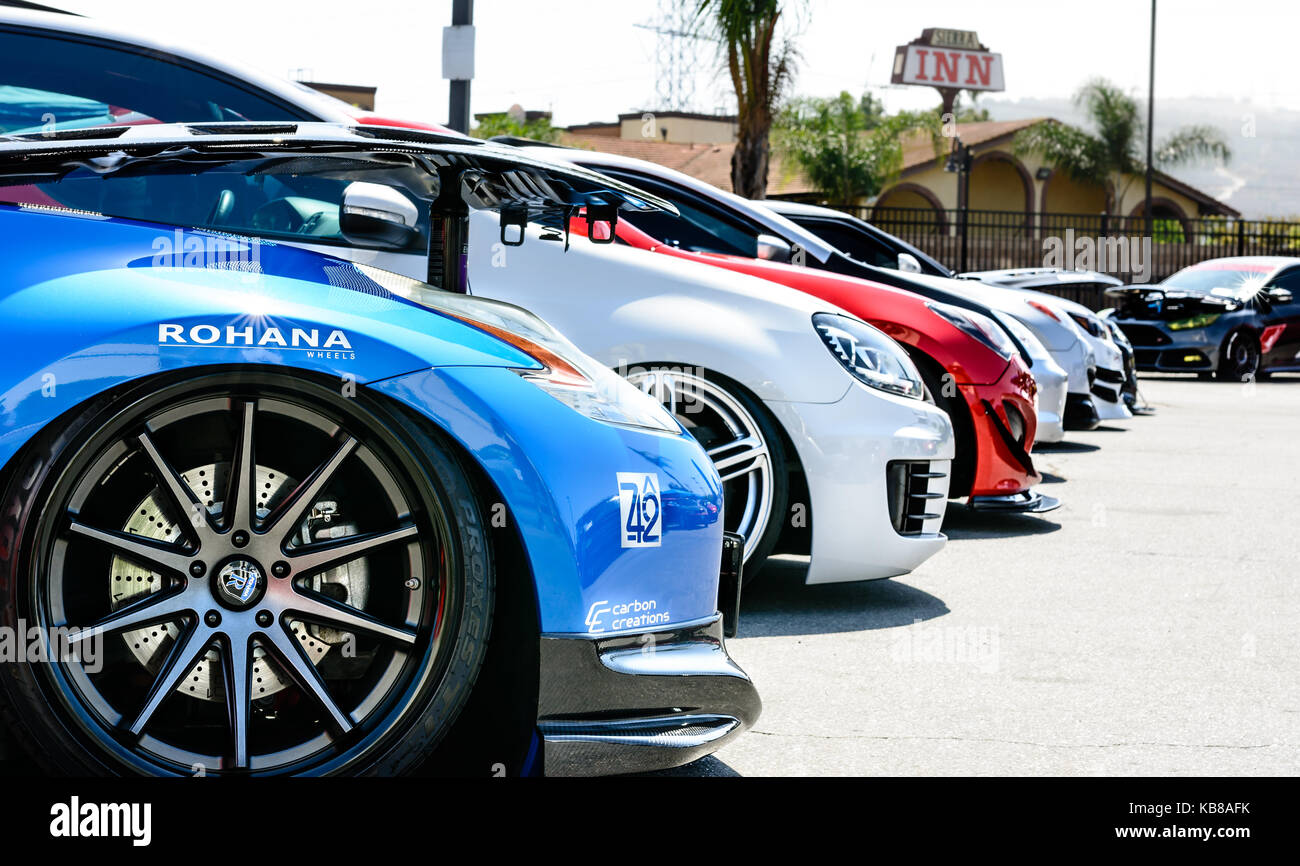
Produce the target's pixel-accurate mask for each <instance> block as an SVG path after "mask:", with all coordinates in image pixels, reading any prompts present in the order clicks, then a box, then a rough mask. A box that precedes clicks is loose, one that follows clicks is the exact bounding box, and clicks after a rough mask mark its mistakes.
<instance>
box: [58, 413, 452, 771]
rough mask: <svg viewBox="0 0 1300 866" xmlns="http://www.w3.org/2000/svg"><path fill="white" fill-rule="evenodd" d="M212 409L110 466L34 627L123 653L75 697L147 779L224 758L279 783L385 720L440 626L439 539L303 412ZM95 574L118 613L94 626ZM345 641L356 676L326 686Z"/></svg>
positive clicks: (82, 681) (87, 483) (62, 551)
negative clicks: (281, 769)
mask: <svg viewBox="0 0 1300 866" xmlns="http://www.w3.org/2000/svg"><path fill="white" fill-rule="evenodd" d="M215 405H216V408H217V409H219V410H223V411H214V399H213V398H209V399H207V400H206V401H200V402H199V403H198V404H197V405H196V406H195V407H194V413H193V415H186V413H184V412H178V411H177V410H175V409H171V410H168V412H167V413H165V414H167V415H168V418H167V419H165V420H164V422H162V423H160V424H159V425H158V427H157V429H155V428H154V427H152V426H150V425H151V423H152V422H153V420H154V419H145V420H144V422H143V424H142V425H141V426H142V427H143V430H142V431H141V432H131V433H129V434H128V435H125V436H120V435H119V437H118V438H117V439H116V440H115V441H113V442H112V443H110V444H109V445H108V446H106V447H104V448H103V449H101V454H102V455H103V456H101V457H100V458H99V459H98V460H95V461H92V463H91V464H90V468H89V470H88V471H87V473H86V475H85V476H84V477H83V478H81V479H79V481H78V487H77V488H76V490H75V491H74V494H73V496H72V497H71V500H72V501H71V502H70V503H69V504H68V506H67V508H66V511H65V513H66V516H67V523H66V524H65V531H64V532H63V533H62V534H61V536H60V538H59V540H58V542H57V544H58V549H59V552H58V554H57V555H56V556H55V558H54V560H53V561H52V567H51V570H50V574H49V579H48V583H47V592H48V597H47V599H46V603H45V605H44V610H45V611H47V612H49V613H50V615H51V618H50V622H51V624H53V625H58V626H75V627H77V629H76V630H75V631H74V632H73V633H72V635H71V641H72V642H73V643H78V642H84V641H88V640H92V639H94V640H98V641H101V642H104V641H106V639H110V638H111V639H112V640H116V641H119V642H120V646H119V645H118V644H115V646H119V649H120V650H124V651H120V652H119V653H118V656H119V657H118V658H117V660H116V662H115V667H114V673H113V674H112V675H103V676H102V677H101V679H96V678H95V677H92V676H90V675H87V674H81V675H79V676H74V677H72V678H71V680H70V682H72V683H75V684H76V686H75V688H74V689H73V691H79V692H81V693H83V697H84V698H85V699H84V700H83V701H82V702H81V703H82V705H83V707H85V708H86V709H87V710H88V711H89V712H88V717H90V718H94V719H95V720H96V721H97V722H98V724H99V725H100V727H101V728H102V730H103V732H104V734H105V735H106V736H107V737H109V738H111V739H113V740H115V741H116V743H117V745H118V746H119V747H121V748H124V749H126V750H127V751H129V752H133V753H138V752H149V753H150V754H149V755H148V759H147V761H145V762H144V763H145V768H146V769H148V768H153V769H156V768H158V766H159V765H160V764H170V765H171V766H175V765H177V764H179V765H181V766H186V765H187V763H205V764H206V758H205V757H204V756H208V755H220V756H221V758H220V764H219V767H220V769H223V770H227V769H235V770H249V769H252V770H272V769H275V768H276V767H277V766H278V765H280V764H287V763H290V762H300V761H302V760H303V759H304V758H306V757H310V756H311V755H312V754H314V753H317V752H320V751H321V749H322V743H324V744H325V750H326V751H329V750H330V749H331V748H332V749H333V751H334V752H335V753H337V752H338V750H339V749H340V748H342V747H343V745H344V744H345V743H348V742H352V741H355V740H356V739H357V738H358V737H363V736H365V735H366V733H365V731H364V730H362V729H363V728H365V727H366V724H367V722H368V720H369V719H370V717H371V716H377V715H381V714H382V710H383V704H384V700H385V695H386V694H389V693H391V692H393V691H394V690H396V689H397V688H399V686H400V681H401V680H402V678H403V676H405V675H406V674H405V673H404V671H405V670H406V668H407V667H409V666H410V664H411V663H412V662H413V661H416V662H418V661H419V659H420V652H419V651H418V648H419V646H421V645H427V641H428V640H429V638H430V635H431V634H432V632H433V627H434V624H435V623H434V619H435V618H436V615H437V610H436V604H434V603H433V602H434V601H436V599H437V598H438V594H437V588H438V580H439V579H440V578H441V575H440V574H438V573H436V569H437V567H438V561H439V560H438V557H437V556H436V555H435V554H434V553H433V551H431V550H430V548H429V545H430V544H432V543H433V542H434V539H433V538H431V537H429V535H430V533H429V532H427V531H424V530H422V529H421V526H420V525H418V524H417V521H416V518H415V517H413V516H412V508H411V507H410V505H409V504H408V501H407V497H406V496H405V495H403V492H402V487H403V485H402V483H401V482H399V480H398V476H397V475H394V474H393V473H392V472H391V471H390V470H389V469H388V464H386V463H385V462H384V461H383V460H382V459H380V457H378V456H377V455H376V452H374V451H371V450H369V449H367V448H366V446H363V445H362V444H361V443H360V441H359V440H358V439H357V438H355V437H354V436H353V435H351V434H349V433H347V432H345V431H344V430H343V429H342V427H341V426H339V425H338V424H337V422H335V421H334V420H333V419H331V418H327V417H325V416H324V415H321V414H319V413H318V412H316V411H315V410H311V409H306V408H304V407H303V406H301V405H295V404H291V403H289V402H287V401H275V400H271V401H269V402H268V401H263V400H259V399H253V398H247V399H244V398H239V397H231V398H221V399H220V400H218V401H215ZM264 416H265V417H264ZM223 421H224V428H225V429H226V430H227V431H228V435H227V438H226V444H225V445H224V446H221V445H219V444H217V445H215V446H214V442H215V438H214V437H215V435H216V434H215V433H214V432H213V431H217V430H220V429H222V428H223V423H221V422H223ZM264 421H265V422H266V424H267V426H268V430H267V431H266V435H259V433H260V432H261V431H259V427H260V426H261V425H262V423H263V422H264ZM172 427H175V428H176V429H170V428H172ZM299 428H302V429H299ZM138 429H139V428H137V430H138ZM205 431H206V432H205ZM191 440H201V441H197V442H191ZM191 445H192V447H190V446H191ZM205 449H206V450H205ZM187 451H188V452H190V453H186V452H187ZM214 451H218V452H219V453H217V454H216V457H215V459H214V457H213V452H214ZM169 454H170V455H172V456H173V457H174V458H179V457H182V456H183V457H184V461H183V462H182V461H181V460H179V459H176V460H171V459H169V458H168V456H167V455H169ZM313 454H314V456H312V455H313ZM178 466H184V467H186V471H182V470H181V469H179V468H178ZM190 467H193V468H190ZM294 477H298V478H303V479H304V480H302V481H301V482H297V483H294V482H293V481H292V480H291V479H292V478H294ZM142 495H143V498H140V497H141V496H142ZM124 521H125V522H124ZM113 524H118V525H120V526H121V528H116V527H113ZM106 564H107V569H106V571H107V573H109V574H110V575H111V577H110V583H111V585H112V597H111V602H109V604H110V608H109V610H107V611H103V610H100V611H98V612H97V613H96V614H94V615H88V614H86V613H84V611H85V610H86V605H85V603H84V602H80V601H78V599H84V598H86V597H89V596H98V597H99V598H103V597H104V594H103V593H102V592H101V591H99V590H95V589H93V587H92V586H91V585H90V584H91V583H92V581H91V580H90V579H88V578H87V577H86V575H87V574H95V573H97V572H98V573H101V574H102V573H105V565H106ZM426 567H427V568H429V569H434V570H435V573H434V574H431V575H426V574H424V569H425V568H426ZM430 578H433V579H432V580H430ZM428 583H432V584H433V585H432V586H429V585H427V584H428ZM345 644H346V645H347V647H348V648H350V649H351V650H352V651H353V652H352V654H351V655H348V656H347V658H348V660H349V663H348V664H333V665H332V667H333V668H335V669H336V670H334V671H333V673H330V672H327V671H326V670H325V669H324V668H326V667H331V663H330V662H329V661H328V658H327V657H330V653H331V652H333V653H334V656H333V658H337V657H338V656H340V655H344V653H343V651H342V650H340V649H338V648H339V647H341V646H343V645H345ZM358 659H359V660H358ZM141 669H143V673H142V671H141ZM340 671H342V672H340ZM408 673H409V672H408ZM291 686H292V688H290V687H291ZM293 695H297V696H300V697H302V698H305V699H306V701H305V703H304V702H303V701H299V700H297V698H296V697H293ZM183 698H189V699H191V700H189V701H186V700H183ZM174 699H180V700H179V703H180V704H182V706H176V703H177V700H174ZM205 703H206V705H211V706H213V707H214V708H215V707H217V706H219V705H221V704H224V712H220V713H219V716H220V717H213V716H212V712H211V710H208V709H206V708H205V706H203V705H205ZM310 706H314V707H315V708H316V710H315V711H310V709H309V708H308V709H304V707H310ZM96 717H97V718H96ZM289 717H293V719H294V720H295V721H293V722H292V723H291V722H290V721H286V718H289ZM217 729H224V732H223V733H221V734H217V733H216V731H217ZM259 731H262V732H267V731H269V732H270V733H266V734H265V736H266V738H267V740H268V742H270V746H269V747H268V748H266V749H262V750H260V751H259V750H255V749H253V748H252V746H251V745H250V744H251V743H252V742H253V740H254V739H256V737H257V736H258V732H259ZM187 732H189V733H187ZM195 732H198V733H195ZM205 736H206V737H207V739H206V740H205V739H204V737H205ZM322 738H323V739H322ZM216 739H220V742H214V740H216ZM214 769H215V768H214Z"/></svg>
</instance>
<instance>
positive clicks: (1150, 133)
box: [1142, 0, 1156, 237]
mask: <svg viewBox="0 0 1300 866" xmlns="http://www.w3.org/2000/svg"><path fill="white" fill-rule="evenodd" d="M1155 122H1156V0H1151V56H1150V58H1149V60H1148V62H1147V171H1146V201H1145V202H1144V203H1143V205H1142V213H1143V214H1144V215H1145V216H1146V220H1145V224H1146V236H1147V237H1150V236H1151V159H1152V145H1151V142H1152V139H1153V138H1154V136H1155V134H1156V131H1155V129H1154V126H1155Z"/></svg>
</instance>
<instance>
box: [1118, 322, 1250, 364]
mask: <svg viewBox="0 0 1300 866" xmlns="http://www.w3.org/2000/svg"><path fill="white" fill-rule="evenodd" d="M1225 318H1226V317H1225ZM1116 322H1117V323H1118V324H1119V326H1120V329H1121V330H1123V331H1124V335H1125V336H1126V337H1128V339H1129V342H1130V343H1132V344H1133V356H1134V362H1135V363H1136V365H1137V368H1138V369H1139V370H1147V371H1152V372H1162V373H1205V372H1211V371H1213V370H1217V369H1218V368H1219V349H1220V346H1221V345H1222V341H1223V337H1224V336H1225V335H1226V334H1227V331H1228V327H1227V326H1226V325H1225V324H1224V322H1223V318H1221V319H1220V320H1219V322H1216V323H1215V324H1214V325H1212V326H1211V327H1208V328H1193V329H1191V330H1187V331H1171V330H1169V329H1168V328H1167V327H1165V323H1164V322H1160V321H1143V320H1138V319H1117V320H1116Z"/></svg>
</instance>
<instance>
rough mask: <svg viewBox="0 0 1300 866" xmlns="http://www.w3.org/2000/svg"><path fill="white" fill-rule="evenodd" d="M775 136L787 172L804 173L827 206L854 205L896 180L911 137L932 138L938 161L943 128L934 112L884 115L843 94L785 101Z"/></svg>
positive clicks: (866, 97) (866, 98)
mask: <svg viewBox="0 0 1300 866" xmlns="http://www.w3.org/2000/svg"><path fill="white" fill-rule="evenodd" d="M773 135H774V138H775V141H776V145H777V147H778V149H779V150H780V151H781V152H782V154H783V155H784V156H786V157H787V163H786V164H787V167H788V168H789V167H792V166H798V167H799V168H801V169H802V170H803V172H804V174H805V175H806V176H807V178H808V180H809V181H810V182H811V183H812V185H813V187H814V188H815V189H816V190H817V191H818V192H820V193H821V194H822V195H823V196H824V197H825V198H826V199H828V200H829V201H831V202H835V203H837V204H852V203H854V202H855V201H856V200H857V199H860V198H869V197H871V196H874V195H877V194H879V193H880V191H881V190H882V189H884V187H885V186H886V185H887V184H888V183H889V182H891V181H892V180H894V178H896V177H897V176H898V172H899V171H900V170H901V169H902V167H903V143H904V141H905V140H907V139H908V138H909V137H911V136H913V135H928V136H929V137H930V139H931V143H932V145H933V147H934V149H935V155H936V156H938V154H939V152H940V147H941V143H942V141H943V127H942V119H941V118H940V116H939V113H938V112H936V111H911V112H899V113H898V114H894V115H886V114H885V107H884V106H883V105H882V104H881V103H880V101H879V100H878V99H876V98H875V97H873V96H872V95H871V94H869V93H866V94H863V95H862V97H861V98H859V99H856V100H855V99H854V98H853V97H852V96H851V95H850V94H849V92H848V91H842V92H841V93H840V95H839V96H834V97H830V98H820V97H801V98H795V99H791V100H789V101H787V102H786V103H785V104H784V105H783V106H782V107H781V109H780V111H779V112H777V116H776V124H775V126H774V128H773Z"/></svg>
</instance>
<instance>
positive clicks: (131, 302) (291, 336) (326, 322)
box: [0, 206, 537, 382]
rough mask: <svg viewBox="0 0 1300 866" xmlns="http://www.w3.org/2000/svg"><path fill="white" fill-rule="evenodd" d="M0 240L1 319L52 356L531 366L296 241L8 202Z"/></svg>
mask: <svg viewBox="0 0 1300 866" xmlns="http://www.w3.org/2000/svg"><path fill="white" fill-rule="evenodd" d="M0 235H3V236H4V237H5V238H6V239H7V240H8V241H10V242H11V243H8V244H6V247H5V249H4V250H3V252H0V262H2V263H3V277H2V278H0V312H2V313H3V315H5V316H6V320H7V321H17V322H23V327H24V331H25V332H26V334H27V335H28V338H29V339H34V338H35V337H34V335H38V334H39V335H41V336H40V340H41V342H42V344H43V346H44V347H45V348H46V349H48V350H49V351H51V352H56V353H57V352H59V351H61V350H60V349H59V348H58V347H59V346H66V349H67V352H69V353H71V352H75V351H78V350H81V349H84V348H85V347H86V346H89V345H95V344H98V343H100V342H112V343H118V344H124V345H136V346H138V347H140V351H141V352H144V353H156V352H157V351H159V350H160V349H164V348H167V347H176V346H194V345H198V346H205V345H207V346H211V347H212V349H213V350H219V349H227V350H229V351H230V352H232V353H239V352H243V357H245V360H246V361H247V362H248V363H257V362H259V361H269V360H272V358H271V356H273V355H275V356H277V357H278V356H281V355H282V356H284V357H285V358H288V359H290V361H296V360H297V359H299V356H300V355H301V356H302V357H303V358H307V357H311V354H310V352H311V350H314V349H320V350H322V351H324V350H327V349H337V348H340V347H346V349H347V350H348V351H347V357H344V358H342V360H344V361H346V364H345V365H344V368H346V369H347V370H348V372H350V373H351V374H352V375H354V376H355V377H356V379H357V381H361V382H366V381H373V380H374V379H379V378H384V377H386V376H392V375H397V374H400V373H406V372H410V371H412V370H417V369H420V368H423V367H435V366H463V365H473V366H507V367H525V368H527V367H533V366H537V363H536V361H534V360H533V359H531V358H530V357H529V356H527V355H525V354H523V353H522V352H520V351H519V350H518V349H515V348H514V347H512V346H510V345H508V344H507V343H505V342H503V341H501V340H499V339H497V338H495V337H492V336H490V335H489V334H486V333H484V332H483V331H481V330H479V329H477V328H474V327H470V326H469V325H467V324H465V323H463V322H461V321H458V320H456V319H453V318H449V317H447V316H444V315H439V314H437V313H434V312H431V311H429V310H427V309H425V308H424V307H422V306H419V305H418V304H415V303H413V302H411V301H410V300H408V299H405V298H403V297H401V296H400V295H398V294H395V293H393V292H390V291H389V290H388V289H386V288H384V286H382V285H380V283H379V282H377V281H376V280H375V279H373V278H372V276H371V274H370V273H368V272H367V270H365V269H362V268H360V267H358V266H357V265H355V264H353V263H352V262H349V261H345V260H343V259H337V258H333V257H330V256H323V255H320V254H317V253H313V252H309V251H306V250H301V249H298V248H295V247H292V246H286V245H282V244H277V243H272V242H269V241H263V240H259V239H253V238H245V237H239V236H236V235H226V234H221V233H217V232H206V231H197V230H183V229H178V228H175V227H172V226H162V225H156V224H151V223H144V222H137V221H132V220H123V219H112V218H107V217H101V216H97V215H87V214H76V213H50V212H45V211H42V210H38V209H29V208H20V207H12V206H0ZM480 303H484V302H480ZM484 314H485V315H489V314H490V313H489V311H486V310H485V313H484ZM196 328H197V329H198V330H197V331H196V330H194V329H196ZM218 354H220V353H219V352H217V353H215V354H214V359H215V358H216V357H217V355H218ZM326 354H328V353H326ZM329 357H330V359H331V360H339V359H338V358H335V357H334V356H332V355H331V356H329ZM308 363H310V362H308Z"/></svg>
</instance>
